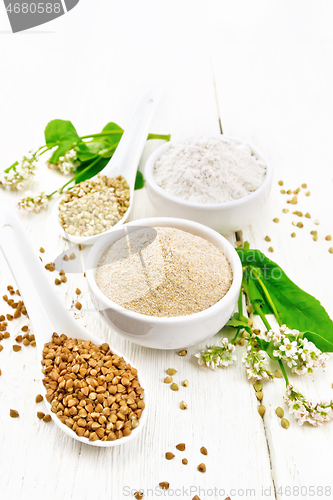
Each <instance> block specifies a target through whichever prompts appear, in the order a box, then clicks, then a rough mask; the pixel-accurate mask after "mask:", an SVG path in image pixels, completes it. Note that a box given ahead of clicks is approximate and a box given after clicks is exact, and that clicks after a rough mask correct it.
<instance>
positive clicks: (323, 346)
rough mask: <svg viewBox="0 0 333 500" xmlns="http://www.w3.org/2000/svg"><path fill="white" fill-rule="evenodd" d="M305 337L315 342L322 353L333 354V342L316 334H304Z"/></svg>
mask: <svg viewBox="0 0 333 500" xmlns="http://www.w3.org/2000/svg"><path fill="white" fill-rule="evenodd" d="M303 336H304V337H306V338H307V339H308V340H309V341H310V342H313V343H314V344H315V345H316V346H317V347H318V349H320V350H321V351H322V352H333V342H331V341H330V340H327V339H325V337H323V336H322V335H319V334H318V333H315V332H304V333H303Z"/></svg>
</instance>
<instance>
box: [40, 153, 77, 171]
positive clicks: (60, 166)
mask: <svg viewBox="0 0 333 500" xmlns="http://www.w3.org/2000/svg"><path fill="white" fill-rule="evenodd" d="M80 163H81V162H80V160H79V159H78V157H77V153H76V151H74V149H70V150H69V151H67V152H66V153H65V155H64V156H60V158H59V161H57V162H56V163H50V162H48V163H47V165H48V167H49V168H52V169H53V170H59V172H61V173H62V174H63V175H67V174H72V173H74V172H75V171H76V169H77V167H78V166H79V165H80Z"/></svg>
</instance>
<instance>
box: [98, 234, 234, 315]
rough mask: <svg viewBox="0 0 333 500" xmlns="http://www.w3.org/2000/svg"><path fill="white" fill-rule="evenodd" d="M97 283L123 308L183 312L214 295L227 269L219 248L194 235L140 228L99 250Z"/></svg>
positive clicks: (227, 280) (222, 290) (223, 286)
mask: <svg viewBox="0 0 333 500" xmlns="http://www.w3.org/2000/svg"><path fill="white" fill-rule="evenodd" d="M154 229H155V230H156V231H157V233H156V232H155V231H154ZM140 257H141V258H140ZM96 283H97V286H98V287H99V289H100V290H101V291H102V292H103V293H104V294H105V295H106V296H107V297H108V298H109V299H110V300H112V301H113V302H115V303H116V304H118V305H120V306H123V307H125V308H126V309H130V310H132V311H135V312H138V313H141V314H145V315H149V316H162V317H163V316H164V317H165V316H167V317H171V316H185V315H189V314H193V313H197V312H200V311H203V310H204V309H207V308H209V307H211V306H212V305H213V304H215V303H216V302H217V301H219V300H220V299H221V298H222V297H223V296H224V295H225V294H226V293H227V291H228V290H229V288H230V286H231V283H232V270H231V266H230V263H229V261H228V260H227V258H226V257H225V255H224V254H223V252H222V251H221V250H220V249H219V248H217V247H216V246H215V245H213V244H212V243H209V242H208V241H207V240H205V239H203V238H201V237H199V236H195V235H193V234H191V233H188V232H185V231H181V230H179V229H174V228H170V227H163V228H143V229H142V230H138V231H136V232H134V233H132V234H131V235H130V239H128V237H126V238H121V239H120V240H118V241H117V242H116V243H114V244H113V245H112V246H111V247H110V248H109V249H108V250H107V251H106V252H105V253H104V255H103V257H102V259H101V260H100V262H99V265H98V268H97V271H96Z"/></svg>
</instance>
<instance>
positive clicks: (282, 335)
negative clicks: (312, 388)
mask: <svg viewBox="0 0 333 500" xmlns="http://www.w3.org/2000/svg"><path fill="white" fill-rule="evenodd" d="M288 335H289V336H291V337H292V338H293V337H295V340H290V339H289V338H288ZM265 340H267V341H269V342H270V341H273V342H274V346H275V347H277V349H275V350H274V351H273V355H274V356H275V357H276V358H277V359H281V361H283V362H284V363H286V364H287V365H288V366H289V368H291V370H292V372H293V373H296V374H297V375H304V374H305V373H313V372H314V371H315V370H317V369H318V368H325V363H326V361H327V359H328V355H327V354H324V353H322V352H321V351H320V349H318V348H317V347H316V346H315V344H314V343H313V342H310V341H309V340H308V339H307V338H302V337H301V335H300V332H299V331H298V330H290V329H289V328H288V327H287V326H286V325H282V326H281V327H280V329H279V330H277V331H274V330H270V331H269V332H266V334H265Z"/></svg>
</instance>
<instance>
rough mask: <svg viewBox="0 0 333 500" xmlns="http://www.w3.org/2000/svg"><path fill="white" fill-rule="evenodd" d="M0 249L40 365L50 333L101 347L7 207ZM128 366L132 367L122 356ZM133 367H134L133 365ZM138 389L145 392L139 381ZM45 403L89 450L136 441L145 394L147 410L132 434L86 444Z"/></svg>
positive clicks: (2, 210)
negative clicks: (60, 292) (63, 297)
mask: <svg viewBox="0 0 333 500" xmlns="http://www.w3.org/2000/svg"><path fill="white" fill-rule="evenodd" d="M0 248H1V250H2V252H3V254H4V256H5V258H6V260H7V263H8V265H9V267H10V270H11V272H12V274H13V276H14V278H15V281H16V284H17V286H18V288H19V290H20V293H21V296H22V300H23V301H24V304H25V306H26V309H27V311H28V314H29V318H30V321H31V323H32V329H33V333H34V335H35V338H36V346H37V357H38V360H39V362H40V361H41V360H42V357H43V355H42V351H43V348H44V344H45V343H46V342H49V341H50V340H51V338H52V333H53V332H57V333H58V334H59V335H60V334H62V333H64V334H66V335H67V336H68V337H71V338H77V339H82V340H91V342H93V343H94V344H95V345H101V344H102V343H103V342H102V341H101V340H100V339H98V338H97V337H95V335H93V334H91V333H90V332H88V331H87V330H86V329H85V328H83V327H82V326H80V325H79V324H78V323H77V321H75V320H74V319H73V318H72V316H71V315H70V314H69V312H67V311H66V310H65V308H64V306H63V304H62V302H61V301H60V298H59V296H58V295H57V293H56V291H55V290H54V289H53V287H52V285H51V284H50V283H49V281H48V280H47V279H46V276H45V271H44V269H43V268H42V265H41V263H40V261H39V260H38V257H37V255H36V252H35V251H34V250H33V248H32V246H31V244H30V242H29V240H28V237H27V235H26V231H25V229H24V227H23V224H22V222H21V221H20V219H19V218H18V217H17V215H16V214H15V213H14V212H12V211H11V210H10V209H8V208H6V207H0ZM111 351H112V352H113V353H114V354H117V355H118V356H122V354H121V353H120V352H119V351H117V350H116V349H113V348H112V347H111ZM122 357H123V358H124V359H125V361H126V362H127V363H130V364H131V365H132V363H131V362H130V361H129V360H128V359H126V358H125V357H124V356H122ZM132 366H133V365H132ZM41 369H42V366H41V365H39V371H40V379H41V385H42V394H44V395H45V394H46V389H45V387H44V385H43V383H42V379H43V377H44V375H43V374H42V372H41ZM139 382H140V385H141V386H142V387H143V388H144V389H146V386H145V384H144V383H143V381H142V377H139ZM44 403H45V405H46V407H47V411H48V413H50V415H51V417H52V420H53V421H54V423H55V424H56V425H57V426H58V427H59V429H61V430H62V431H63V432H65V433H66V434H67V435H68V436H70V437H72V438H74V439H76V440H78V441H81V443H85V444H90V445H92V446H101V447H105V448H106V447H111V446H118V445H120V444H124V443H127V442H128V441H130V440H131V439H133V438H134V437H136V436H137V435H138V434H139V432H140V431H141V429H142V427H143V425H144V424H145V421H146V418H147V399H146V392H145V403H146V408H145V409H144V411H143V412H142V416H141V418H140V420H139V421H140V425H139V426H138V427H137V428H136V429H133V430H132V433H131V434H130V435H129V436H127V437H123V438H121V439H117V440H115V441H100V440H97V441H89V440H88V439H87V438H84V437H79V436H77V434H76V433H75V432H74V431H72V430H71V429H70V428H69V427H67V426H66V425H65V424H62V423H61V422H60V420H59V419H58V417H57V416H56V415H55V414H54V413H52V412H51V405H50V404H49V403H48V402H47V401H46V399H45V398H44Z"/></svg>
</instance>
